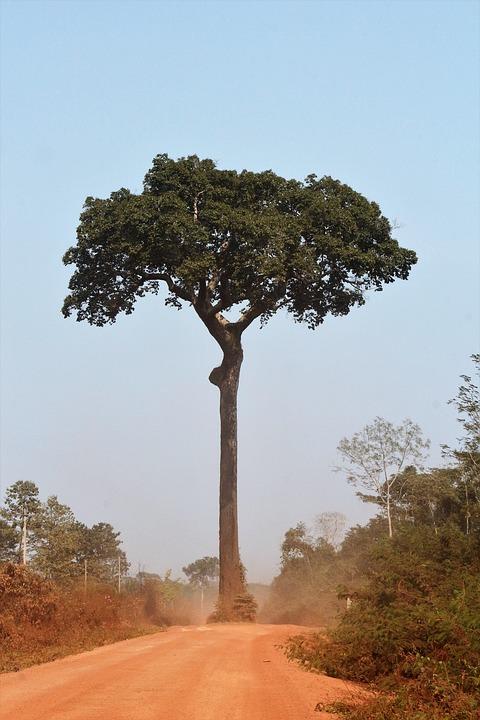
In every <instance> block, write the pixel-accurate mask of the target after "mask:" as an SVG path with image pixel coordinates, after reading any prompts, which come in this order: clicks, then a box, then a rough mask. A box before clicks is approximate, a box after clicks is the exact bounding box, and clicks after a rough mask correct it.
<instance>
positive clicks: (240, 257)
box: [63, 155, 416, 617]
mask: <svg viewBox="0 0 480 720" xmlns="http://www.w3.org/2000/svg"><path fill="white" fill-rule="evenodd" d="M391 230H392V228H391V225H390V223H389V221H388V220H387V219H386V218H385V217H383V215H382V214H381V212H380V208H379V206H378V205H377V204H376V203H374V202H369V201H368V200H367V199H366V198H364V197H363V196H362V195H360V194H359V193H357V192H355V191H354V190H352V189H351V188H350V187H348V186H347V185H344V184H342V183H340V182H339V181H338V180H334V179H332V178H330V177H324V178H321V179H318V178H317V177H316V176H315V175H309V176H308V177H307V178H306V180H305V182H299V181H297V180H286V179H285V178H283V177H280V176H278V175H276V174H275V173H273V172H271V171H267V172H260V173H254V172H247V171H246V170H244V171H242V172H240V173H239V172H236V171H235V170H219V169H218V168H217V167H216V166H215V163H214V162H213V161H212V160H208V159H206V160H200V159H199V158H198V157H197V156H196V155H192V156H190V157H187V158H180V159H179V160H177V161H175V160H172V159H170V158H169V157H168V156H167V155H157V157H156V158H155V159H154V161H153V167H152V169H151V170H150V171H149V172H148V173H147V175H146V177H145V181H144V188H143V192H142V193H140V194H138V195H136V194H133V193H131V192H130V191H129V190H126V189H124V188H122V189H121V190H119V191H118V192H114V193H112V194H111V195H110V197H109V198H107V199H97V198H93V197H88V198H87V199H86V201H85V208H84V212H83V213H82V215H81V218H80V225H79V227H78V232H77V244H76V246H75V247H71V248H70V249H69V250H68V251H67V252H66V254H65V256H64V262H65V264H67V265H74V266H75V267H76V269H75V272H74V274H73V276H72V278H71V280H70V284H69V288H70V294H69V295H68V296H67V297H66V299H65V302H64V305H63V314H64V316H65V317H68V316H69V315H71V314H72V313H74V314H75V315H76V318H77V320H79V321H81V320H86V321H87V322H89V323H90V324H92V325H99V326H102V325H105V324H107V323H113V322H115V320H116V318H117V316H118V315H119V314H120V313H122V312H124V313H126V314H130V313H132V312H133V310H134V306H135V302H136V300H137V299H138V298H139V297H142V296H144V295H145V294H146V293H153V294H157V293H158V292H159V288H160V285H161V284H165V286H166V288H167V291H168V296H167V299H166V303H167V305H171V306H173V307H176V308H180V307H182V304H187V305H190V306H191V307H192V308H193V310H194V312H195V313H196V315H197V316H198V318H199V319H200V321H201V322H202V323H203V324H204V325H205V327H206V329H207V330H208V332H209V333H210V335H212V337H213V338H214V340H215V341H216V342H217V343H218V345H219V346H220V349H221V351H222V353H223V359H222V363H221V365H220V366H219V367H217V368H215V369H214V370H213V371H212V372H211V373H210V378H209V379H210V382H212V383H213V384H214V385H216V386H217V387H218V388H219V390H220V426H221V429H220V533H219V535H220V585H219V592H220V597H219V604H220V605H221V606H222V608H221V615H222V616H223V617H229V616H231V617H235V613H234V600H235V598H236V597H238V596H239V595H241V594H243V593H244V592H245V581H244V578H243V575H242V564H241V561H240V554H239V548H238V523H237V391H238V383H239V378H240V368H241V365H242V360H243V349H242V336H243V333H244V331H245V330H246V329H247V328H248V327H249V326H250V325H251V324H252V323H253V322H254V321H255V320H256V319H260V321H261V322H262V323H266V322H267V321H268V320H269V319H270V318H271V317H272V316H273V315H274V314H275V313H276V312H277V311H278V310H280V309H284V310H286V311H288V312H290V313H291V314H292V315H293V317H294V319H295V321H297V322H304V323H306V324H307V325H308V326H309V327H310V328H316V327H317V326H318V325H319V324H321V323H322V322H323V320H324V318H325V317H326V316H327V315H329V314H330V315H346V314H347V313H348V312H349V311H350V310H351V308H353V307H354V306H356V305H363V304H364V302H365V293H366V291H367V290H369V289H374V290H381V289H382V288H383V286H384V285H385V284H387V283H391V282H393V281H394V280H395V279H396V278H403V279H406V278H407V277H408V275H409V273H410V269H411V267H412V265H413V264H414V263H415V262H416V256H415V253H414V252H413V251H411V250H406V249H403V248H401V247H399V245H398V243H397V242H396V240H394V239H393V237H392V235H391ZM235 309H237V311H238V314H237V317H236V319H234V320H230V319H229V318H228V315H227V314H228V313H229V312H230V311H232V310H233V311H234V310H235Z"/></svg>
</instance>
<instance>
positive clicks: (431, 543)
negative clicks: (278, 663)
mask: <svg viewBox="0 0 480 720" xmlns="http://www.w3.org/2000/svg"><path fill="white" fill-rule="evenodd" d="M473 360H474V363H475V367H476V370H478V369H479V366H480V356H478V355H476V356H474V357H473ZM452 402H453V404H454V405H455V406H456V407H457V410H458V413H459V420H460V423H461V424H462V426H463V430H464V432H463V438H462V439H461V441H460V443H459V447H458V449H456V450H452V449H450V448H448V447H445V448H444V452H445V456H446V461H447V462H446V464H445V466H444V467H442V468H436V469H429V470H425V469H422V468H421V466H420V463H419V462H418V463H417V464H412V465H408V464H407V463H406V462H403V464H402V467H400V468H398V466H397V469H396V470H395V469H392V467H391V468H390V472H389V473H388V474H387V475H385V463H384V462H383V461H384V459H385V455H383V456H382V452H384V453H385V452H387V453H388V452H390V451H392V445H391V441H392V437H394V438H396V439H397V440H398V442H399V443H400V445H401V446H403V447H396V448H393V451H392V453H391V456H390V458H392V457H393V458H397V459H399V458H400V459H401V458H402V457H405V456H406V455H408V452H404V451H405V448H406V447H407V446H406V441H405V438H406V436H405V435H404V434H403V435H402V432H399V431H398V429H395V428H393V431H394V432H393V435H392V426H389V424H388V423H385V421H381V422H378V423H374V425H372V426H369V427H367V428H366V429H365V430H364V431H363V432H362V433H359V434H358V435H357V436H355V437H354V438H353V439H352V440H350V441H347V440H344V441H342V442H341V444H340V447H339V449H340V452H341V453H342V450H343V451H344V450H345V449H347V448H348V449H349V454H350V459H353V460H352V465H353V468H354V472H351V473H350V478H351V480H352V481H353V482H354V483H355V484H356V486H357V488H358V487H359V486H360V489H359V495H360V497H361V498H362V499H363V500H364V501H366V502H372V503H375V504H376V505H377V506H378V507H379V513H378V515H377V516H376V517H374V518H373V519H372V520H371V521H370V522H369V523H368V524H367V525H366V526H364V527H361V526H357V527H354V528H351V529H350V530H349V531H348V532H347V534H346V535H345V538H344V539H343V542H342V543H341V545H340V546H338V547H335V544H334V543H332V542H327V541H326V540H325V537H322V536H321V535H319V534H318V532H317V534H315V533H309V532H308V530H307V528H306V527H305V525H303V524H300V525H298V526H297V527H296V528H293V529H291V530H289V531H288V532H287V533H286V535H285V540H284V543H283V546H282V566H281V573H280V575H279V577H277V578H276V580H275V581H274V584H273V588H272V597H271V600H270V604H269V608H268V610H269V612H272V611H275V609H276V610H277V613H279V616H280V617H282V618H283V619H285V620H286V621H289V622H296V621H305V618H306V619H307V621H310V622H311V623H312V624H313V623H315V622H316V623H317V624H318V625H324V626H329V627H326V629H325V631H322V632H316V633H312V634H309V635H308V634H307V635H299V636H296V637H292V638H290V640H289V642H288V645H287V647H286V651H287V655H288V657H289V658H290V659H292V660H296V661H298V662H299V663H300V664H301V665H302V666H303V667H305V668H306V669H307V670H312V671H314V672H321V673H326V674H328V675H331V676H333V677H339V678H344V679H347V680H355V681H359V682H362V683H370V684H372V687H373V688H374V689H375V690H376V691H380V692H379V693H377V694H375V695H374V696H373V698H372V699H371V700H370V701H368V702H367V703H353V704H351V705H349V704H345V703H343V704H339V703H333V704H330V705H328V706H327V705H325V706H323V705H322V704H321V703H320V705H321V707H320V706H319V707H318V709H319V710H323V711H324V712H332V713H334V714H336V715H337V716H343V717H347V718H350V719H351V720H397V719H398V720H400V719H402V720H403V719H404V718H409V719H411V720H427V718H428V720H475V718H477V719H478V718H480V452H479V445H480V407H479V394H478V386H477V385H476V382H475V380H472V378H471V377H469V376H463V384H462V385H461V387H460V389H459V392H458V395H457V397H456V398H455V399H454V400H453V401H452ZM404 427H405V426H404ZM409 427H410V429H412V428H413V427H414V426H413V425H412V424H409ZM375 429H377V430H379V429H381V431H382V433H383V436H379V435H378V434H376V432H375ZM412 438H414V440H413V443H414V446H415V447H416V448H417V449H419V444H418V441H419V440H421V435H420V431H419V429H418V428H415V429H414V430H413V434H412ZM379 440H381V442H379ZM422 442H423V441H421V443H422ZM362 443H363V444H362ZM421 443H420V444H421ZM380 447H381V448H383V450H382V451H380V453H379V448H380ZM388 448H389V450H388ZM353 449H355V450H356V453H357V454H355V453H354V452H353ZM342 454H344V453H342ZM375 459H376V460H377V465H376V468H377V471H378V475H377V476H375V473H374V472H373V471H374V469H375ZM417 460H418V457H417ZM360 476H362V481H361V482H359V477H360ZM368 478H370V480H368ZM368 487H369V490H368V489H367V488H368ZM334 583H336V588H334V587H333V584H334ZM347 599H348V605H349V609H348V610H347V609H346V606H347ZM282 608H283V609H282ZM281 609H282V612H283V615H281V614H280V610H281ZM338 609H340V610H341V612H340V614H339V615H338V616H337V619H336V620H335V618H334V615H335V611H336V610H338ZM308 612H309V613H310V615H308ZM306 613H307V615H306Z"/></svg>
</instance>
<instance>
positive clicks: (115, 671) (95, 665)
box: [0, 624, 358, 720]
mask: <svg viewBox="0 0 480 720" xmlns="http://www.w3.org/2000/svg"><path fill="white" fill-rule="evenodd" d="M300 630H301V628H298V627H295V626H293V625H290V626H288V625H280V626H279V625H277V626H276V625H240V624H238V625H208V626H189V627H184V628H179V627H176V628H171V629H170V630H168V631H167V632H161V633H156V634H154V635H147V636H143V637H141V638H135V639H133V640H125V641H123V642H119V643H115V644H113V645H108V646H104V647H101V648H97V649H95V650H92V651H90V652H85V653H82V654H80V655H71V656H70V657H67V658H63V659H62V660H56V661H54V662H50V663H46V664H44V665H38V666H36V667H32V668H28V669H27V670H22V671H20V672H16V673H7V674H5V675H2V676H0V718H1V720H304V719H307V718H311V719H312V720H315V719H316V720H321V719H323V718H325V720H327V719H329V720H332V718H333V717H334V716H332V715H326V714H324V713H323V712H319V711H315V706H316V705H317V703H319V702H328V701H332V700H337V699H338V700H340V699H349V698H351V697H352V695H355V694H356V693H357V692H358V690H357V688H356V687H355V686H354V685H352V684H348V683H345V682H343V681H341V680H335V679H332V678H327V677H323V676H319V675H313V674H311V673H307V672H305V671H304V670H301V669H300V668H298V667H297V666H296V665H295V664H293V663H290V662H288V661H287V660H286V658H285V656H284V654H283V652H282V650H281V649H279V648H278V644H279V643H282V642H283V641H284V640H285V638H286V637H288V635H292V634H295V633H298V632H299V631H300Z"/></svg>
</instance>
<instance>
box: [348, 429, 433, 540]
mask: <svg viewBox="0 0 480 720" xmlns="http://www.w3.org/2000/svg"><path fill="white" fill-rule="evenodd" d="M429 446H430V441H429V440H426V439H424V438H423V434H422V431H421V429H420V427H419V426H418V425H416V424H415V423H413V422H412V421H411V420H408V419H407V420H404V421H403V423H402V424H401V425H399V426H397V427H395V426H394V425H392V423H390V422H388V421H387V420H384V419H383V418H381V417H376V418H375V420H374V421H373V423H372V424H371V425H366V426H365V427H364V428H363V430H361V431H360V432H358V433H355V435H353V437H352V438H351V439H350V440H349V439H348V438H343V440H341V441H340V443H339V445H338V450H339V452H340V454H341V455H342V457H343V459H344V460H345V461H346V463H347V465H346V466H343V467H339V468H337V470H343V471H345V472H346V473H347V478H348V482H350V483H351V484H352V485H354V486H355V487H357V488H361V489H362V490H364V491H366V492H367V493H369V494H365V493H364V492H358V493H357V494H358V495H359V497H361V498H362V500H365V501H366V502H376V503H378V504H379V505H380V506H381V507H382V508H383V510H384V512H385V514H386V516H387V520H388V534H389V536H390V537H392V536H393V526H392V491H393V490H394V489H395V490H396V494H397V495H399V494H400V495H401V489H400V488H398V484H399V482H402V480H401V473H402V470H403V469H404V468H405V467H406V466H407V465H409V466H412V467H416V468H420V467H421V464H422V461H423V460H424V459H425V451H426V449H427V448H428V447H429ZM399 490H400V492H399Z"/></svg>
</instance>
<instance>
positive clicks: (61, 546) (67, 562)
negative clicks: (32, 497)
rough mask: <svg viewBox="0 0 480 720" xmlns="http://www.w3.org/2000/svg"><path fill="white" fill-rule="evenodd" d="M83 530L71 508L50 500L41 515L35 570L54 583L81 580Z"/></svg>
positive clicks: (38, 527) (37, 534)
mask: <svg viewBox="0 0 480 720" xmlns="http://www.w3.org/2000/svg"><path fill="white" fill-rule="evenodd" d="M83 527H84V526H82V525H81V524H80V523H79V522H78V521H77V520H76V518H75V515H74V514H73V511H72V510H71V509H70V508H69V507H68V505H63V504H62V503H61V502H59V500H58V498H57V497H56V496H55V495H52V496H51V497H49V498H48V499H47V501H46V502H45V503H42V505H41V508H40V510H39V514H38V521H37V528H36V531H35V535H36V554H35V558H34V560H33V563H34V566H35V568H36V569H37V570H39V571H40V572H41V573H42V574H43V575H45V576H46V577H48V578H52V579H54V580H67V579H71V578H74V577H78V576H79V575H80V573H82V572H83V567H82V566H81V564H80V563H79V561H78V555H79V553H80V552H81V543H82V532H83Z"/></svg>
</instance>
